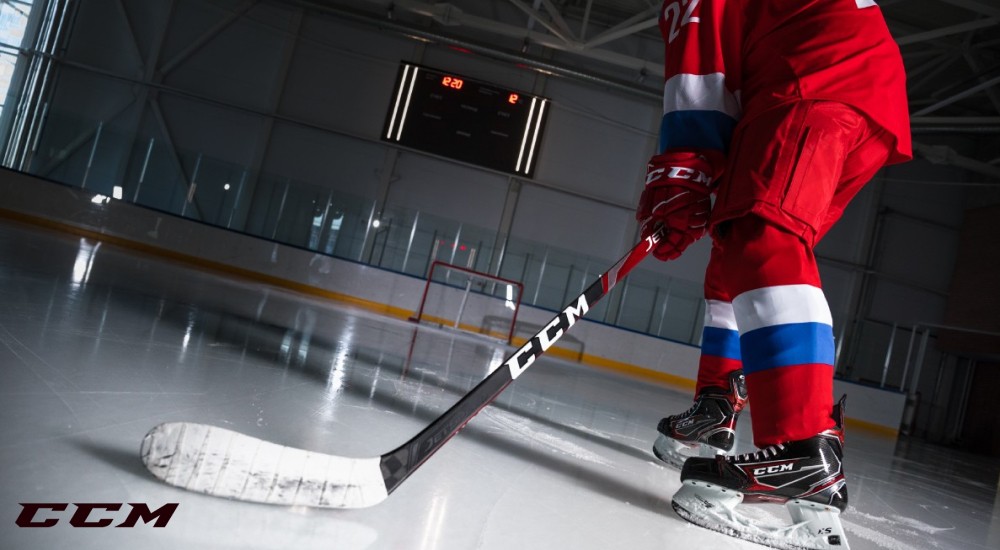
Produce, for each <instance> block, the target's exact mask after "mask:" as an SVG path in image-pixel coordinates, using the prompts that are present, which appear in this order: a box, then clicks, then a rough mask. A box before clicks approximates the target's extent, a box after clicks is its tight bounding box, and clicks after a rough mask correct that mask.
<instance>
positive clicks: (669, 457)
mask: <svg viewBox="0 0 1000 550" xmlns="http://www.w3.org/2000/svg"><path fill="white" fill-rule="evenodd" d="M653 454H654V455H655V456H656V458H658V459H660V460H662V461H663V462H665V463H666V464H667V465H668V466H672V467H674V468H677V469H678V470H680V469H681V468H683V467H684V461H685V460H687V459H689V458H691V457H695V456H699V457H704V458H712V457H715V456H717V455H724V454H726V452H725V451H723V450H722V449H719V448H716V447H712V446H711V445H701V444H698V443H695V444H691V445H689V444H687V443H683V442H680V441H677V440H676V439H672V438H669V437H667V436H665V435H663V434H659V435H658V436H657V438H656V441H654V442H653Z"/></svg>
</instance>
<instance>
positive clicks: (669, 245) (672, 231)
mask: <svg viewBox="0 0 1000 550" xmlns="http://www.w3.org/2000/svg"><path fill="white" fill-rule="evenodd" d="M722 164H723V161H722V154H721V153H719V152H717V151H706V152H694V151H670V152H667V153H663V154H660V155H656V156H654V157H653V158H651V159H650V160H649V164H648V165H647V166H646V188H645V189H644V190H643V192H642V196H641V197H640V198H639V206H638V208H636V212H635V219H637V220H639V222H641V223H642V238H644V239H645V238H646V237H648V236H649V235H651V234H652V233H653V232H654V231H656V228H657V227H659V226H661V225H662V226H664V227H665V228H666V230H667V231H666V235H665V236H664V237H663V238H662V239H661V240H660V242H659V243H657V245H656V248H654V249H653V255H654V256H656V257H657V258H659V259H661V260H664V261H665V260H672V259H674V258H677V257H678V256H680V255H681V253H683V252H684V249H686V248H687V247H688V246H690V245H691V244H692V243H694V242H695V241H697V240H698V239H700V238H702V237H703V236H704V235H705V232H706V230H707V229H708V215H709V214H710V213H711V211H712V191H713V190H714V189H715V179H716V177H717V176H718V175H719V174H718V173H717V172H721V170H720V167H721V166H722Z"/></svg>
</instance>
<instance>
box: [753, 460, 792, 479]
mask: <svg viewBox="0 0 1000 550" xmlns="http://www.w3.org/2000/svg"><path fill="white" fill-rule="evenodd" d="M794 469H795V464H791V463H789V464H776V465H774V466H768V467H766V468H754V469H753V475H755V476H762V475H766V474H780V473H781V472H791V471H792V470H794Z"/></svg>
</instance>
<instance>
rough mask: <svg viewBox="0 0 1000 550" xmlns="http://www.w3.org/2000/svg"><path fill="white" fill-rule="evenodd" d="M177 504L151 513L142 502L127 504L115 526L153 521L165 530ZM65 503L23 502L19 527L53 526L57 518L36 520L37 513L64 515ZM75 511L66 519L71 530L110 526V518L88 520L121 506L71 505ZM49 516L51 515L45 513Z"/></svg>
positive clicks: (90, 503) (112, 503) (91, 503)
mask: <svg viewBox="0 0 1000 550" xmlns="http://www.w3.org/2000/svg"><path fill="white" fill-rule="evenodd" d="M178 504H179V503H177V502H168V503H166V504H164V505H163V506H160V507H159V508H157V509H156V510H150V509H149V506H147V505H146V504H144V503H142V502H130V503H128V505H129V506H131V507H132V511H130V512H129V514H128V516H127V517H126V518H125V521H123V522H121V523H119V524H118V525H115V527H135V525H136V524H137V523H139V521H142V522H143V523H149V522H151V521H154V520H155V523H153V527H166V526H167V522H169V521H170V517H171V516H173V515H174V512H175V511H176V510H177V506H178ZM69 506H70V505H69V504H68V503H65V502H22V503H21V513H20V515H18V516H17V521H15V523H17V525H18V527H52V526H54V525H56V524H57V523H59V519H58V518H54V517H47V518H39V517H38V516H39V515H40V514H39V511H41V510H50V511H52V512H63V511H65V510H66V509H67V508H69ZM73 506H76V511H75V512H73V516H72V517H70V519H69V524H70V525H72V526H73V527H109V526H110V525H111V524H112V523H114V520H113V519H111V518H107V517H105V518H100V519H94V518H91V515H92V514H93V513H94V511H95V510H105V511H109V512H116V511H118V510H121V507H122V504H121V503H118V502H74V503H73ZM45 515H50V514H45Z"/></svg>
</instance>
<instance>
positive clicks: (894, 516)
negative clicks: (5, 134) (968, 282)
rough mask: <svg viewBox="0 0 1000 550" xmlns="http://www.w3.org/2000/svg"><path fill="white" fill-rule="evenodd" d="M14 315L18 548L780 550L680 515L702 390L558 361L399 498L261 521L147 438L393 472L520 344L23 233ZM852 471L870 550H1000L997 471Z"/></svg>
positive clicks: (905, 445)
mask: <svg viewBox="0 0 1000 550" xmlns="http://www.w3.org/2000/svg"><path fill="white" fill-rule="evenodd" d="M0 304H2V306H0V412H2V419H3V422H2V423H0V472H2V478H0V479H2V481H0V483H2V487H0V495H2V499H0V510H2V514H0V518H2V519H0V549H4V550H6V549H12V550H13V549H54V548H73V549H76V550H83V549H91V548H92V549H102V550H114V549H128V550H135V549H137V548H142V549H161V548H162V549H180V548H183V549H192V550H194V549H202V548H204V549H216V548H219V549H221V548H239V549H249V548H282V549H286V548H287V549H293V548H294V549H296V550H299V549H312V548H325V549H351V550H362V549H403V550H422V549H432V548H433V549H447V550H470V549H483V550H511V549H569V548H572V549H574V550H588V549H595V550H597V549H600V550H608V549H619V548H620V549H628V550H644V549H650V550H654V549H655V550H666V549H670V550H682V549H687V548H698V549H709V548H710V549H716V548H724V549H730V548H731V549H737V548H747V549H750V548H761V547H759V546H757V545H754V544H751V543H747V542H742V541H737V540H735V539H731V538H728V537H726V536H724V535H720V534H716V533H714V532H710V531H706V530H704V529H701V528H698V527H695V526H692V525H689V524H687V523H686V522H684V521H683V520H681V519H680V518H678V517H677V516H676V515H675V514H674V513H673V511H672V509H671V508H670V496H671V495H672V494H673V493H674V492H675V491H676V490H677V489H678V488H679V487H680V481H679V476H678V473H677V472H676V471H672V470H670V469H668V468H667V467H665V466H662V465H661V464H660V463H659V462H658V461H656V460H655V458H653V456H652V454H651V452H650V446H651V443H652V441H653V439H654V436H655V426H656V423H657V421H658V419H659V418H660V417H661V416H663V415H664V414H665V413H677V412H681V411H683V410H685V409H686V408H687V407H688V406H689V405H690V395H688V394H687V393H686V392H683V391H677V390H673V389H670V388H666V387H661V386H655V385H652V384H649V383H645V382H641V381H638V380H634V379H630V378H625V377H622V376H619V375H615V374H610V373H605V372H602V371H599V370H595V369H593V368H589V367H585V366H581V365H578V364H573V363H569V362H564V361H559V360H553V359H548V358H544V357H543V358H542V359H541V360H539V361H538V362H537V363H535V365H534V366H533V367H532V368H531V369H530V370H529V371H528V372H527V373H526V374H525V375H524V376H522V377H520V378H519V379H518V380H517V381H516V382H515V383H514V384H513V385H511V386H510V387H509V388H508V389H507V390H506V391H505V392H504V393H503V394H502V395H501V397H500V398H499V399H498V401H497V402H496V403H494V404H493V405H491V406H489V407H487V408H486V409H485V410H483V411H482V412H481V413H480V414H479V415H478V416H477V417H476V418H475V419H474V420H473V421H472V422H471V423H470V424H469V426H468V427H467V428H466V429H465V430H464V431H463V432H462V433H461V434H459V435H458V436H457V437H456V438H454V439H453V440H452V441H450V442H449V443H448V444H447V445H445V446H444V448H443V449H442V450H441V451H440V452H438V453H437V454H436V455H435V456H433V457H432V458H431V459H430V460H429V461H428V462H427V463H426V464H425V465H424V466H423V467H421V468H420V469H419V470H418V471H417V472H416V473H415V474H414V475H413V476H412V477H411V478H410V479H409V480H408V481H406V482H405V483H404V484H403V485H402V486H401V487H400V488H399V489H398V490H396V491H395V492H394V493H393V494H391V495H390V496H389V498H388V499H387V500H386V501H385V502H383V503H381V504H379V505H377V506H375V507H373V508H367V509H360V510H316V509H301V508H289V507H279V506H271V505H264V504H249V503H243V502H236V501H230V500H224V499H220V498H216V497H210V496H205V495H201V494H195V493H190V492H186V491H183V490H181V489H178V488H175V487H172V486H168V485H165V484H163V483H161V482H159V481H157V480H156V479H155V478H153V477H152V475H151V474H149V473H148V472H147V471H146V470H145V468H144V467H143V465H142V463H141V462H140V460H139V443H140V441H141V439H142V437H143V435H144V434H145V433H146V432H147V431H148V430H149V429H150V428H152V427H153V426H154V425H156V424H158V423H161V422H166V421H191V422H202V423H208V424H215V425H218V426H223V427H227V428H230V429H233V430H237V431H240V432H243V433H246V434H249V435H253V436H256V437H260V438H263V439H265V440H269V441H273V442H277V443H281V444H285V445H291V446H295V447H300V448H306V449H309V450H315V451H320V452H326V453H333V454H337V455H343V456H352V457H368V456H371V457H374V456H378V455H381V454H382V453H384V452H386V451H389V450H391V449H393V448H395V447H396V446H398V445H399V444H401V443H403V442H404V441H406V440H407V439H409V438H410V437H412V436H413V435H414V434H415V433H416V432H417V431H418V430H419V429H420V428H422V427H423V426H425V425H426V424H427V423H428V422H429V421H430V420H432V419H433V418H435V417H436V416H437V415H438V414H440V413H441V412H443V411H444V410H445V409H446V408H447V407H448V406H449V405H450V404H452V403H453V402H454V401H456V400H457V399H458V398H459V397H460V396H461V395H462V394H464V393H465V392H466V391H467V390H468V389H470V388H471V387H472V386H473V385H474V384H476V383H477V382H478V381H479V380H481V379H482V378H483V377H484V376H485V374H486V373H487V372H488V370H489V368H490V367H491V366H493V365H497V364H499V363H500V362H501V361H502V359H503V358H504V357H505V356H506V355H507V353H508V351H509V350H508V349H507V348H506V347H504V346H501V345H498V344H495V343H492V342H489V341H484V340H480V339H477V338H476V337H472V336H467V335H457V334H455V333H451V332H447V331H442V330H440V329H434V328H429V327H417V326H415V325H413V324H410V323H407V322H405V321H400V320H395V319H390V318H387V317H381V316H378V315H375V314H372V313H369V312H365V311H362V310H358V309H349V308H347V307H344V306H342V305H338V304H335V303H330V302H328V301H324V300H321V299H318V298H315V297H310V296H303V295H298V294H294V293H291V292H286V291H283V290H280V289H276V288H272V287H267V286H265V285H261V284H257V283H253V282H247V281H244V280H238V279H234V278H230V277H226V276H222V275H219V274H215V273H210V272H206V271H201V270H198V269H193V268H191V267H188V266H185V265H180V264H177V263H174V262H171V261H166V260H163V259H159V258H157V257H154V256H149V255H143V254H140V253H136V252H132V251H129V250H125V249H121V248H117V247H115V246H113V245H107V244H100V243H98V242H97V241H94V240H92V239H85V238H80V237H75V236H71V235H68V234H62V233H55V232H50V231H49V230H45V229H39V228H35V227H33V226H27V225H21V224H18V223H15V222H10V221H6V220H0ZM849 407H850V397H849V398H848V409H849ZM751 448H752V447H751V445H750V434H749V422H748V421H746V419H744V421H741V430H740V443H739V450H740V451H749V450H751ZM845 465H846V471H847V475H848V484H849V485H848V489H849V494H850V502H851V505H850V507H849V508H848V510H847V512H846V513H845V514H844V515H843V523H844V526H845V528H846V530H847V533H848V536H849V539H850V545H851V548H852V549H854V550H866V549H887V550H904V549H941V550H950V549H987V548H989V549H994V550H996V549H997V548H1000V497H998V477H1000V461H998V460H996V459H989V458H986V457H979V456H974V455H967V454H962V453H959V452H956V451H950V450H946V449H944V448H942V447H937V446H932V445H927V444H924V443H921V442H919V441H913V440H910V441H905V440H901V441H899V442H897V441H891V440H888V439H886V438H884V437H876V436H870V435H867V434H865V433H861V432H850V431H849V432H848V434H847V454H846V456H845ZM26 502H27V503H37V502H45V503H145V504H147V505H148V506H149V508H150V509H156V508H159V507H160V506H163V505H164V504H166V503H178V507H177V510H176V512H175V513H174V515H173V517H172V518H171V519H170V521H169V524H168V525H167V526H166V527H163V528H155V527H153V526H152V525H146V524H143V523H139V524H138V525H137V526H136V527H134V528H115V527H108V528H74V527H72V526H71V525H70V524H69V520H70V517H71V515H72V513H73V510H74V509H75V508H73V507H72V505H71V506H70V507H69V508H68V509H67V511H66V512H62V513H56V512H52V511H42V512H40V513H39V514H38V516H37V517H36V518H35V519H36V520H41V519H48V518H56V519H59V520H60V521H59V523H58V524H57V525H55V526H54V527H50V528H22V527H18V526H17V525H16V524H15V520H16V519H17V517H18V515H19V514H20V513H21V510H22V506H21V504H20V503H26ZM768 508H770V510H768V509H767V508H765V509H763V510H762V511H761V512H760V514H761V519H762V521H772V514H773V513H782V512H783V509H782V508H779V507H775V506H771V507H768ZM127 510H128V506H127V505H126V506H125V507H124V508H123V511H121V512H106V511H101V510H98V511H97V512H95V513H94V514H93V516H92V517H91V518H90V519H91V520H96V519H101V518H113V519H114V520H115V521H114V524H113V525H117V524H119V523H121V521H122V520H123V519H124V518H125V516H126V515H127Z"/></svg>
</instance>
